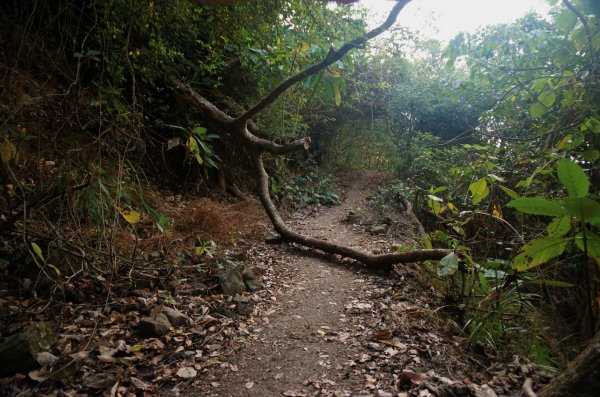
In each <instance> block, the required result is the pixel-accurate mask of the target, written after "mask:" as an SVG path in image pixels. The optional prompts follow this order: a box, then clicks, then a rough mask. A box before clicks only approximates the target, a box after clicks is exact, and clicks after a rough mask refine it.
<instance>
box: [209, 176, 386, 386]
mask: <svg viewBox="0 0 600 397" xmlns="http://www.w3.org/2000/svg"><path fill="white" fill-rule="evenodd" d="M377 179H379V180H381V176H380V175H378V174H361V175H360V178H356V175H355V176H354V177H352V179H351V180H349V181H347V186H346V189H347V190H346V199H345V200H344V201H343V203H341V204H340V205H338V206H335V207H329V208H322V209H321V211H318V212H317V213H313V214H312V215H310V216H307V215H306V214H303V213H302V214H301V213H298V214H295V215H294V216H293V218H294V219H293V224H294V226H295V227H296V228H297V229H298V230H300V231H302V232H304V233H307V234H310V235H312V236H314V237H319V238H326V239H329V240H332V241H336V242H339V243H344V244H347V245H352V246H355V247H356V246H359V247H363V248H364V247H365V246H367V247H366V248H367V249H368V243H369V241H373V240H376V239H374V237H372V236H370V235H369V234H368V233H365V232H360V231H358V230H356V229H357V227H353V225H350V224H348V223H345V222H344V218H345V217H346V216H347V215H348V213H349V212H350V211H354V212H357V211H361V210H362V209H363V208H365V205H366V203H365V200H364V194H365V193H366V191H365V189H366V186H367V185H368V186H369V190H370V189H373V188H374V187H375V186H373V185H374V184H376V182H377ZM342 183H343V181H342ZM362 228H364V227H362ZM379 243H381V241H379ZM374 244H375V243H374ZM279 250H280V251H282V252H281V255H284V256H286V257H287V260H286V261H285V264H284V266H283V268H282V269H278V273H279V274H280V275H281V276H280V277H281V278H282V279H281V280H280V281H281V285H280V286H279V290H278V291H276V292H275V293H274V294H273V297H272V299H273V301H274V303H273V305H274V308H273V310H274V312H273V313H271V314H270V315H269V316H264V317H262V318H261V320H260V321H262V324H260V323H259V324H257V326H256V327H255V328H254V329H253V330H252V334H251V335H249V336H248V337H247V338H245V340H244V341H243V343H242V344H241V346H240V347H239V349H238V350H237V351H236V352H235V353H234V354H232V355H231V356H230V357H229V358H228V361H229V362H230V363H231V364H232V368H233V370H231V371H226V372H224V373H215V374H213V378H214V380H213V382H212V385H213V387H214V389H213V390H212V391H211V392H212V395H215V396H217V395H218V396H277V395H282V393H283V395H289V396H294V395H298V396H301V395H308V394H310V395H312V394H314V393H315V391H319V392H320V393H321V395H329V394H331V395H356V394H357V393H360V391H361V390H363V386H364V382H365V378H364V375H363V374H360V371H358V372H359V373H358V374H357V373H355V372H357V371H355V370H354V367H356V362H358V361H360V360H361V354H362V353H361V352H360V350H361V349H360V342H359V341H358V340H357V336H361V335H362V334H363V333H364V325H363V322H364V319H357V318H354V316H352V315H349V314H348V308H350V309H352V308H354V306H353V304H354V305H356V309H355V311H356V313H358V312H360V311H364V314H363V315H366V316H367V317H368V316H369V315H370V310H369V307H368V305H369V303H368V302H369V299H370V298H369V290H370V289H371V287H373V284H374V283H376V281H377V277H375V276H373V275H368V274H360V273H359V272H358V270H359V269H357V268H356V267H354V268H352V267H348V266H345V265H344V264H337V265H334V264H333V263H332V261H331V260H328V259H327V258H325V257H323V256H318V255H315V254H312V253H303V252H302V251H300V250H298V249H294V248H290V247H285V246H284V247H281V248H279ZM359 302H364V303H362V304H361V303H359ZM367 320H369V319H367ZM363 359H364V357H363ZM215 386H216V387H215ZM381 390H383V389H381ZM334 393H335V394H334Z"/></svg>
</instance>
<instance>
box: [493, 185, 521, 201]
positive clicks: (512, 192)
mask: <svg viewBox="0 0 600 397" xmlns="http://www.w3.org/2000/svg"><path fill="white" fill-rule="evenodd" d="M498 187H499V188H500V189H502V191H503V192H504V193H506V194H508V195H509V196H510V198H513V199H518V198H521V196H519V193H517V192H515V191H514V190H511V189H509V188H507V187H506V186H498Z"/></svg>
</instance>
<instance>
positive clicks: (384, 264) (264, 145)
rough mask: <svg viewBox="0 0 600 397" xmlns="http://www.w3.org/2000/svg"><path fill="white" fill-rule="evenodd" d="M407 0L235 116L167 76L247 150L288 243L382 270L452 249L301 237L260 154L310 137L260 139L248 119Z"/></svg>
mask: <svg viewBox="0 0 600 397" xmlns="http://www.w3.org/2000/svg"><path fill="white" fill-rule="evenodd" d="M409 2H410V0H400V1H398V2H397V4H396V5H395V6H394V8H393V9H392V11H391V12H390V15H389V16H388V18H387V19H386V21H385V22H384V23H383V24H382V25H380V26H379V27H378V28H376V29H373V30H371V31H370V32H368V33H367V34H366V35H365V36H363V37H360V38H358V39H355V40H352V41H350V42H348V43H346V44H344V45H343V46H342V47H341V48H340V49H339V50H337V51H333V50H332V51H330V52H329V54H328V55H327V56H326V57H325V59H324V60H323V61H321V62H319V63H317V64H315V65H313V66H311V67H309V68H308V69H305V70H304V71H303V72H300V73H299V74H297V75H295V76H293V77H292V78H290V79H288V80H286V81H284V82H283V83H281V84H280V85H279V86H278V87H277V88H275V90H273V91H272V92H271V93H270V94H269V95H268V96H267V97H265V98H264V99H263V100H262V101H260V102H259V103H258V104H257V105H256V106H254V107H253V108H252V109H250V110H248V111H247V112H246V113H244V114H243V115H241V116H240V117H238V118H235V119H234V118H232V117H231V116H229V115H228V114H226V113H225V112H223V111H222V110H221V109H219V108H218V107H217V106H215V105H214V104H213V103H211V102H210V101H209V100H208V99H206V98H204V97H203V96H202V95H200V94H199V93H198V92H196V91H195V90H194V89H193V88H191V87H189V86H187V85H185V84H183V83H182V82H181V81H179V80H178V79H177V78H176V77H174V76H169V79H168V81H169V83H170V84H171V85H172V86H173V87H174V89H175V91H176V92H177V93H178V94H179V95H180V96H181V97H182V98H183V99H184V100H186V101H187V102H189V103H190V104H192V105H193V106H195V107H196V108H197V109H198V110H200V111H201V112H202V113H203V114H204V116H205V117H206V118H207V119H209V120H211V121H212V122H213V123H215V124H216V125H217V126H218V127H219V128H221V129H222V130H223V131H224V132H226V133H228V134H230V135H231V136H232V137H234V138H235V139H237V140H238V141H239V142H240V143H241V144H242V145H243V146H244V147H245V148H246V150H247V151H248V153H249V154H250V157H251V159H252V162H253V166H254V171H255V173H256V177H257V191H258V196H259V198H260V201H261V203H262V205H263V207H264V208H265V211H266V212H267V215H268V216H269V219H270V220H271V222H272V223H273V226H274V227H275V230H277V232H278V233H280V234H281V236H282V238H283V239H284V240H286V241H289V242H294V243H298V244H301V245H304V246H307V247H311V248H316V249H319V250H321V251H324V252H327V253H332V254H339V255H342V256H345V257H348V258H352V259H356V260H358V261H360V262H363V263H364V264H366V265H368V266H370V267H375V268H381V269H390V268H391V266H392V265H393V264H396V263H406V262H416V261H424V260H436V259H441V258H443V257H444V256H446V255H448V254H449V253H450V252H452V251H451V250H446V249H429V250H417V251H411V252H403V253H400V254H383V255H373V254H369V253H366V252H362V251H359V250H357V249H354V248H351V247H346V246H343V245H339V244H335V243H331V242H329V241H325V240H320V239H316V238H313V237H310V236H304V235H302V234H300V233H297V232H295V231H294V230H292V229H291V228H289V227H288V226H287V225H286V223H285V222H284V220H283V218H282V217H281V215H280V214H279V212H278V211H277V208H276V207H275V205H274V204H273V201H272V200H271V197H270V196H269V175H268V174H267V172H266V170H265V168H264V165H263V161H262V155H263V153H264V152H269V153H273V154H285V153H289V152H292V151H297V150H301V149H303V148H304V149H308V145H309V143H310V140H309V139H308V138H304V139H299V140H297V141H294V142H291V143H288V144H285V145H281V144H278V143H276V142H273V141H271V140H268V139H264V138H260V137H258V136H256V135H254V134H253V133H252V132H250V129H252V131H255V129H256V127H255V126H254V125H253V123H252V122H251V118H252V117H253V116H254V115H256V114H257V113H259V112H260V111H261V110H263V109H264V108H265V107H266V106H268V105H269V104H270V103H272V102H273V101H274V100H275V99H277V97H278V96H279V95H281V94H282V93H283V92H285V91H286V90H287V89H288V88H289V87H291V86H292V85H293V84H295V83H297V82H299V81H301V80H302V79H304V78H306V77H308V76H310V75H312V74H315V73H317V72H318V71H319V70H322V69H324V68H326V67H327V66H329V65H331V64H332V63H333V62H335V61H337V60H338V59H340V58H341V57H342V56H344V54H346V53H347V52H348V51H350V50H351V49H353V48H356V47H360V46H362V45H363V44H364V43H365V42H366V41H367V40H369V39H372V38H373V37H376V36H378V35H379V34H381V33H382V32H383V31H385V30H386V29H388V28H389V27H390V26H391V25H392V24H393V23H394V22H395V20H396V18H397V16H398V13H399V12H400V10H402V8H403V7H404V6H405V5H406V4H408V3H409Z"/></svg>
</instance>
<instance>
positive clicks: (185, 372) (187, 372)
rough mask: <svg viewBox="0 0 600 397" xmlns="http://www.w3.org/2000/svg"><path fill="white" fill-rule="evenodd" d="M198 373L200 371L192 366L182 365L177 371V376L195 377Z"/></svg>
mask: <svg viewBox="0 0 600 397" xmlns="http://www.w3.org/2000/svg"><path fill="white" fill-rule="evenodd" d="M197 374H198V371H196V370H195V369H194V368H192V367H181V368H179V370H178V371H177V376H179V377H180V378H184V379H189V378H194V377H195V376H196V375H197Z"/></svg>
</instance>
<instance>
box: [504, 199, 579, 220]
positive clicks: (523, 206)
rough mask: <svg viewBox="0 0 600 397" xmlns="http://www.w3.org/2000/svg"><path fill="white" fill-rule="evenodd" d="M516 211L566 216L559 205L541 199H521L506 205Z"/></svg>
mask: <svg viewBox="0 0 600 397" xmlns="http://www.w3.org/2000/svg"><path fill="white" fill-rule="evenodd" d="M506 206H507V207H512V208H514V209H516V210H518V211H521V212H524V213H526V214H532V215H547V216H560V215H566V214H568V213H567V212H566V211H565V209H564V208H563V207H562V206H561V205H560V203H558V202H556V201H552V200H548V199H545V198H541V197H522V198H518V199H515V200H511V201H509V202H508V204H506Z"/></svg>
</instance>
